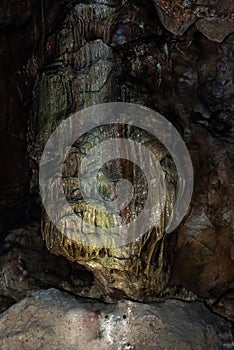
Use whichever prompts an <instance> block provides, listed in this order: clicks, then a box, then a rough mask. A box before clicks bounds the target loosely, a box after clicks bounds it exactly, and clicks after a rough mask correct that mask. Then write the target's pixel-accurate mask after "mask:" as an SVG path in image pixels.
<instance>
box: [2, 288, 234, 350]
mask: <svg viewBox="0 0 234 350" xmlns="http://www.w3.org/2000/svg"><path fill="white" fill-rule="evenodd" d="M0 334H1V335H0V346H1V349H3V350H11V349H14V348H17V349H18V350H21V349H24V350H26V349H29V350H31V349H45V350H47V349H48V350H49V349H51V350H53V349H56V350H60V349H61V350H62V349H63V350H68V349H69V350H72V349H74V350H75V349H77V348H78V349H80V350H86V349H87V350H88V349H90V350H95V349H100V348H101V349H103V350H105V349H116V350H119V349H122V350H129V349H131V350H133V349H134V350H142V349H144V350H151V349H152V350H153V349H170V350H172V349H181V350H183V349H194V350H197V349H214V350H215V349H217V350H218V349H231V348H233V329H232V326H231V324H230V323H229V322H228V321H226V320H224V319H222V318H221V317H218V316H215V315H213V314H212V313H211V312H210V311H209V310H208V309H207V308H205V307H204V305H203V304H202V303H200V302H191V303H184V302H181V301H179V300H167V301H166V302H163V303H153V304H143V303H134V302H131V301H126V300H125V301H124V300H123V301H120V302H118V303H117V304H115V305H107V304H102V303H100V302H96V301H89V300H85V299H82V300H80V299H78V300H76V299H75V298H74V297H72V296H70V295H69V294H66V293H62V292H60V291H58V290H56V289H49V290H46V291H38V292H36V293H35V294H33V295H32V296H30V297H29V298H26V299H24V300H23V301H21V302H20V303H18V304H16V305H14V306H13V307H11V308H10V309H9V310H8V311H6V312H5V313H3V314H2V315H1V316H0Z"/></svg>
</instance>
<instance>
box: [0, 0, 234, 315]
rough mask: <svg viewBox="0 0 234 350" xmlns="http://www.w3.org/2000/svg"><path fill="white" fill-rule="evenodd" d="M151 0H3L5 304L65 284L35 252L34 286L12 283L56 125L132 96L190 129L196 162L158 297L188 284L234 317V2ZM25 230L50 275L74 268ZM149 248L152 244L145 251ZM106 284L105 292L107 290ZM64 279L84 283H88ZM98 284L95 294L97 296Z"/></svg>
mask: <svg viewBox="0 0 234 350" xmlns="http://www.w3.org/2000/svg"><path fill="white" fill-rule="evenodd" d="M155 3H156V8H157V11H158V12H156V10H155V6H154V3H153V1H150V0H147V1H142V2H140V1H137V0H136V1H133V0H132V1H101V2H100V1H99V2H96V1H90V2H89V1H85V2H76V1H62V0H61V1H39V2H38V1H23V2H21V5H19V4H18V2H17V1H11V2H9V1H7V2H6V1H2V2H1V5H0V9H1V11H0V13H1V16H0V28H1V33H0V41H1V45H0V54H1V58H2V59H1V66H0V70H1V81H0V93H1V98H0V102H1V104H2V107H1V111H2V117H1V137H0V142H1V147H0V153H1V159H2V161H3V165H1V169H2V170H3V171H1V181H0V184H1V186H2V189H1V191H0V207H1V214H2V215H3V219H2V221H1V225H0V228H1V243H3V247H4V248H3V250H1V267H0V269H1V276H4V277H3V281H7V280H9V284H10V286H11V287H9V288H8V286H9V284H7V282H4V283H3V284H2V289H1V294H2V299H3V300H4V301H3V308H5V307H6V306H8V305H10V304H11V303H12V302H14V301H18V300H20V299H22V297H24V296H25V295H28V294H29V293H30V289H32V290H33V291H34V290H35V289H38V288H43V287H47V286H48V285H52V286H57V287H59V288H63V283H62V281H63V280H64V279H65V281H68V280H69V278H68V277H66V278H65V277H64V275H63V273H62V274H60V273H59V275H58V276H57V277H56V279H54V277H53V278H52V277H50V278H48V275H47V274H45V273H44V272H43V273H41V274H40V273H39V272H40V271H44V269H45V266H42V267H40V263H38V264H32V266H33V269H32V270H33V271H31V272H29V273H28V274H29V275H30V276H32V279H33V283H32V286H31V285H30V284H29V280H30V279H28V280H27V276H26V277H24V278H26V282H25V283H23V282H22V281H19V282H16V276H17V274H18V273H19V274H20V276H21V273H22V274H24V275H25V273H24V272H23V269H22V270H21V267H22V266H21V262H20V261H19V259H18V256H19V255H22V254H23V256H24V257H23V260H26V261H27V259H28V261H29V259H30V256H31V255H30V254H31V253H30V254H29V253H28V251H29V250H31V245H27V244H26V243H25V242H27V240H26V241H25V240H24V239H23V241H24V243H23V244H22V243H20V244H19V241H20V242H22V238H19V237H21V235H23V236H24V235H26V237H27V235H28V229H25V226H26V225H27V222H29V221H32V220H35V217H36V218H37V220H38V221H37V224H36V227H39V225H40V223H39V221H40V216H41V211H40V209H39V208H38V207H36V205H35V204H34V198H35V199H36V200H37V202H39V196H38V161H39V158H40V152H41V151H42V149H43V147H44V145H45V142H46V140H47V138H48V137H49V135H50V133H51V131H52V130H53V129H54V127H55V126H56V125H57V123H58V122H59V121H60V120H62V119H63V118H66V117H67V116H68V115H69V114H70V113H71V112H74V111H76V110H78V109H79V108H83V107H86V106H89V105H91V104H93V103H99V102H105V101H126V102H133V103H140V104H143V105H146V106H148V107H151V108H153V109H155V110H158V111H160V112H161V113H163V114H164V115H165V116H166V117H167V118H168V119H169V120H170V121H171V122H172V123H173V124H174V125H175V126H176V127H177V129H178V130H179V131H180V133H181V135H182V136H183V137H184V139H185V141H186V143H187V146H188V148H189V151H190V153H191V157H192V160H193V165H194V173H195V188H194V196H193V199H192V203H191V207H190V210H189V212H188V215H187V217H186V218H185V220H184V222H183V223H182V225H181V226H180V227H179V228H178V229H177V231H176V232H175V233H173V234H172V235H168V236H165V237H164V238H163V242H162V243H161V246H158V248H159V249H158V250H155V253H157V254H155V255H154V254H153V255H151V256H152V261H150V263H149V267H150V268H154V266H155V265H156V266H157V264H158V262H160V264H161V265H160V264H159V265H160V268H159V271H161V270H162V266H163V264H165V265H166V268H165V269H164V270H165V271H164V272H166V273H165V275H163V274H161V273H160V276H162V279H161V281H159V280H156V281H155V284H156V288H155V291H156V292H157V293H155V296H153V297H155V298H156V297H157V294H158V291H159V292H162V293H164V295H166V294H167V292H168V288H169V289H170V290H172V291H174V293H175V294H176V293H180V291H184V289H186V290H187V291H188V292H187V293H185V295H186V297H187V296H188V295H189V296H190V295H192V294H190V293H189V292H190V291H191V292H192V293H194V294H196V295H197V296H198V297H199V298H201V299H203V300H205V301H206V302H207V303H209V304H210V306H211V307H212V308H213V309H214V310H216V311H217V312H219V313H221V314H223V315H225V316H226V317H228V318H230V319H233V314H234V312H233V298H234V295H233V290H234V285H233V283H234V267H233V266H234V264H233V260H234V253H233V251H234V248H233V247H234V237H233V231H232V228H233V212H232V206H233V192H232V191H233V186H232V183H233V175H232V174H233V171H232V164H233V146H232V140H233V134H232V128H233V101H234V87H233V76H234V68H233V56H234V44H233V43H234V35H233V34H231V33H232V32H233V29H232V28H233V15H232V13H233V9H232V6H233V2H229V1H222V2H221V1H220V2H218V1H212V2H211V1H203V2H202V4H199V5H198V4H197V2H195V1H186V2H184V1H183V2H182V1H177V2H176V3H175V1H170V2H168V1H167V2H165V1H159V0H158V1H155ZM2 13H4V15H2ZM157 13H158V15H159V17H160V20H161V21H162V23H161V22H160V20H159V18H158V15H157ZM195 21H196V23H194V22H195ZM192 23H194V24H192ZM162 24H163V25H164V26H165V27H166V28H167V29H169V32H168V31H167V30H166V29H165V27H164V26H163V25H162ZM173 33H174V34H173ZM182 33H183V34H182ZM178 35H180V36H178ZM33 88H34V91H33V93H32V90H33ZM28 123H29V128H28ZM27 133H28V135H27V136H26V134H27ZM27 137H28V140H29V142H27ZM6 145H7V147H5V146H6ZM27 147H28V149H27ZM28 154H29V155H30V157H28ZM28 158H30V159H28ZM28 160H29V161H28ZM71 170H72V169H71ZM70 175H71V173H70ZM70 175H69V176H70ZM71 177H72V176H71ZM29 179H30V180H31V182H30V185H29ZM43 222H44V223H45V222H46V220H45V219H43ZM9 227H12V228H18V227H21V228H22V230H20V231H19V232H18V233H17V232H16V231H14V233H13V234H12V232H11V238H10V237H8V232H9ZM37 230H38V228H37V229H36V231H37ZM29 231H30V232H31V233H30V237H31V239H32V240H33V242H34V243H33V246H35V251H36V252H37V253H36V256H37V258H35V259H36V261H38V262H39V261H40V260H43V259H44V257H46V259H48V260H46V261H47V262H48V270H49V271H51V273H52V275H54V274H55V275H57V267H56V264H55V261H59V263H58V265H59V266H64V269H65V271H68V272H67V274H68V275H69V274H72V273H73V272H72V265H71V264H69V263H68V262H65V260H64V259H63V258H58V257H53V256H52V255H51V256H50V254H49V252H46V250H45V247H44V245H43V244H42V242H41V240H39V239H38V238H35V240H34V237H35V236H34V231H31V229H30V230H29ZM20 232H21V233H20ZM44 233H45V232H44ZM5 236H7V238H6V240H4V237H5ZM45 236H46V235H45ZM46 237H48V236H46ZM151 238H153V237H152V236H151ZM14 241H16V242H17V244H16V245H14ZM9 242H11V243H10V244H9ZM48 243H49V240H48V241H47V245H48V247H49V244H48ZM7 244H9V245H8V247H7V248H6V245H7ZM150 249H151V248H150V245H149V246H148V247H145V250H143V254H142V257H141V259H142V261H144V259H145V260H147V256H148V251H149V250H150ZM15 250H16V251H17V252H16V253H14V251H15ZM19 252H20V253H19ZM161 252H163V256H162V254H160V253H161ZM56 253H57V254H60V253H61V252H59V250H57V252H56ZM37 254H38V255H37ZM40 254H41V255H40ZM64 255H66V256H67V253H65V254H64ZM57 258H58V259H59V260H57ZM104 260H105V264H106V260H108V256H107V255H106V254H100V257H99V258H98V262H99V263H100V266H101V269H102V271H103V267H102V265H104V264H103V263H102V262H103V261H104ZM78 262H79V259H78ZM162 262H163V264H162ZM60 264H61V265H60ZM26 265H27V268H26V270H29V267H30V264H29V263H27V264H26ZM118 268H119V266H118ZM66 269H67V270H66ZM61 270H63V268H61ZM19 271H20V272H19ZM109 272H111V271H109ZM143 272H144V269H143ZM38 274H40V276H39V277H38ZM77 274H79V273H78V272H77ZM130 274H131V273H130ZM87 275H88V273H87ZM11 276H13V277H11ZM108 276H109V275H108ZM61 280H62V281H61ZM78 280H79V278H78ZM125 280H126V276H125ZM142 282H144V280H143V279H142ZM67 283H68V284H69V285H70V282H69V281H68V282H67ZM85 283H86V282H85ZM43 284H44V285H43ZM143 284H144V283H143ZM91 285H92V283H91ZM91 285H90V287H91ZM145 285H147V283H146V284H145ZM100 286H101V285H100V284H99V290H100V294H99V295H98V297H101V296H104V295H107V294H108V291H106V289H105V288H103V289H101V288H100ZM104 286H105V283H104ZM125 286H126V284H125V285H124V286H123V288H122V291H123V293H124V294H121V293H120V292H119V290H118V292H116V293H112V296H114V297H121V296H122V295H126V287H125ZM69 288H71V289H70V290H71V291H72V292H74V293H77V294H79V293H80V291H81V290H82V288H81V289H80V287H79V288H78V289H77V290H75V289H72V287H68V290H69ZM65 289H66V288H65ZM163 289H164V290H163ZM22 290H23V292H22ZM96 290H97V289H95V288H94V292H93V294H92V291H91V293H90V295H93V296H94V297H95V296H97V294H96ZM143 294H144V293H143ZM169 294H170V293H169ZM88 295H89V294H88ZM128 295H129V294H128ZM143 296H144V295H143ZM134 297H135V298H138V297H139V294H138V295H137V294H135V295H134ZM151 297H152V295H151ZM145 298H146V299H148V295H147V293H146V294H145Z"/></svg>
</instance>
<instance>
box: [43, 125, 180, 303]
mask: <svg viewBox="0 0 234 350" xmlns="http://www.w3.org/2000/svg"><path fill="white" fill-rule="evenodd" d="M114 128H115V126H113V125H109V126H106V127H105V130H103V127H100V128H97V129H96V130H94V131H93V132H92V133H90V134H86V135H84V136H83V137H82V140H80V141H79V142H77V143H76V144H75V145H74V147H72V149H71V150H70V152H69V154H68V156H67V158H66V161H65V163H64V168H63V188H64V193H65V195H66V199H67V201H68V202H69V204H70V206H71V207H72V209H73V211H74V212H75V213H76V214H77V216H78V217H79V218H81V219H82V224H81V226H80V227H79V228H78V230H79V231H80V232H81V233H82V234H83V235H86V236H87V237H88V236H89V234H90V231H89V228H87V227H86V223H87V224H90V225H92V226H93V227H95V226H96V227H103V228H106V229H110V228H112V227H118V226H119V225H123V224H126V223H128V222H131V220H134V218H135V217H136V216H138V215H139V214H140V213H141V211H142V210H144V203H145V200H146V197H147V195H148V193H147V191H148V187H149V184H147V183H146V181H145V178H144V174H143V173H142V172H141V169H139V168H138V167H137V166H136V164H133V163H132V162H129V161H126V160H124V159H118V160H114V161H112V162H109V163H106V164H104V165H103V168H102V169H100V174H98V177H97V179H96V181H97V183H96V184H95V185H96V186H97V188H98V190H99V193H100V194H101V195H102V197H103V198H104V199H106V200H113V199H114V198H115V196H116V193H115V190H116V187H115V186H116V182H117V181H118V180H119V179H120V178H127V179H129V181H131V183H132V184H133V187H134V194H133V198H132V201H131V202H130V203H129V205H128V206H127V207H126V208H124V209H123V210H121V211H120V212H115V213H108V212H107V210H106V209H105V207H104V206H102V205H94V204H90V203H86V202H85V201H84V199H83V197H82V193H81V191H80V187H79V186H80V184H79V180H78V175H79V174H78V173H79V165H80V162H81V159H82V157H83V156H84V154H86V153H87V152H88V151H89V150H90V148H91V147H94V146H95V145H96V144H98V143H99V142H101V141H103V139H104V138H105V137H110V136H111V135H113V130H114ZM126 128H127V130H125V129H123V130H122V131H120V134H121V133H122V136H123V135H125V137H126V134H127V135H128V137H129V138H132V139H133V140H134V139H136V135H137V138H138V139H140V142H142V143H144V144H145V145H147V147H149V148H150V149H151V151H152V152H153V153H154V155H156V157H157V159H158V160H159V161H160V163H161V166H162V169H163V171H164V173H165V178H166V186H167V198H166V205H165V208H164V209H163V211H162V213H161V218H160V221H159V222H158V223H157V224H156V225H155V226H154V227H152V229H151V230H150V231H149V232H147V233H146V234H143V235H142V236H141V237H139V239H137V240H135V241H133V242H130V243H129V244H127V245H125V246H121V247H116V245H114V244H113V242H112V237H108V239H107V237H104V238H103V237H100V240H102V243H103V246H102V247H98V248H97V247H95V246H92V245H84V244H81V243H80V242H79V240H78V239H77V237H76V232H75V230H77V227H76V226H75V224H74V227H72V224H71V227H66V230H69V231H70V232H72V234H71V235H70V236H66V235H64V234H62V233H61V232H59V231H58V229H57V228H56V227H54V225H53V223H52V222H51V221H50V219H49V217H48V216H47V214H46V213H44V215H43V219H42V232H43V237H44V239H45V241H46V245H47V248H48V249H49V250H50V251H51V252H52V253H54V254H57V255H63V256H65V257H66V258H67V259H69V260H70V261H72V262H78V263H79V264H82V265H84V266H85V267H86V268H87V269H88V270H89V271H91V272H92V273H93V275H94V276H95V278H96V281H97V283H99V286H100V289H101V290H102V293H103V294H105V295H109V296H110V297H128V298H131V299H138V300H152V299H154V298H155V297H156V296H159V295H160V293H162V291H163V290H164V289H165V287H166V283H167V266H166V261H165V258H163V253H164V230H165V226H166V224H167V222H168V220H169V218H170V216H171V213H172V210H173V205H174V202H175V198H176V187H177V175H176V168H175V165H174V162H173V161H172V159H171V158H170V157H169V155H168V154H167V150H166V149H165V148H164V147H163V146H162V144H160V143H159V142H158V141H157V140H154V139H153V138H152V136H150V135H148V134H147V133H146V132H145V131H143V130H139V129H137V130H136V128H135V127H131V128H129V126H127V127H126ZM56 186H57V184H56V179H54V180H53V179H52V180H51V188H52V189H53V190H52V191H51V192H50V194H49V195H50V196H51V197H50V200H51V203H52V201H53V198H55V196H56V194H57V187H56ZM90 186H92V184H90ZM155 200H156V199H155ZM57 215H58V217H61V218H62V217H63V215H64V213H63V210H62V209H61V210H60V212H59V210H58V214H57ZM80 232H79V233H80Z"/></svg>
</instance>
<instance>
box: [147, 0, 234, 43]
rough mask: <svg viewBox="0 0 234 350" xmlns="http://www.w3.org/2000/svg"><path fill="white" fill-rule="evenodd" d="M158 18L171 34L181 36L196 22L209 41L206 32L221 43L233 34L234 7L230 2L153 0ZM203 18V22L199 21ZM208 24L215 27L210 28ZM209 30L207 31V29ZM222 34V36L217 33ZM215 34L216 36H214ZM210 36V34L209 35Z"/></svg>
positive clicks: (229, 0) (226, 0)
mask: <svg viewBox="0 0 234 350" xmlns="http://www.w3.org/2000/svg"><path fill="white" fill-rule="evenodd" d="M154 2H155V6H156V8H157V11H158V14H159V17H160V20H161V22H162V23H163V25H164V26H165V27H166V28H167V29H168V30H169V31H170V32H172V33H173V34H175V35H182V34H184V32H185V31H186V30H187V29H189V27H191V25H192V24H193V23H194V22H196V21H197V20H198V22H201V23H202V24H203V25H202V26H200V25H199V29H200V30H201V31H202V33H203V34H204V35H206V36H207V37H208V38H209V39H211V37H210V35H209V34H208V32H213V35H214V36H213V39H214V40H217V41H219V40H220V41H222V39H223V38H224V37H225V35H224V30H223V27H225V30H226V36H227V35H228V34H230V33H233V29H234V27H233V18H234V5H233V1H231V0H224V1H222V2H220V1H219V0H215V1H209V0H205V1H202V2H198V1H196V0H186V1H184V0H172V1H167V0H154ZM199 18H203V20H199ZM210 22H211V23H212V22H214V23H215V24H216V25H215V26H214V27H213V28H211V26H212V24H211V26H210ZM208 28H209V29H208ZM219 31H221V32H223V35H222V34H220V33H219ZM215 33H216V35H215ZM211 36H212V34H211Z"/></svg>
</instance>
